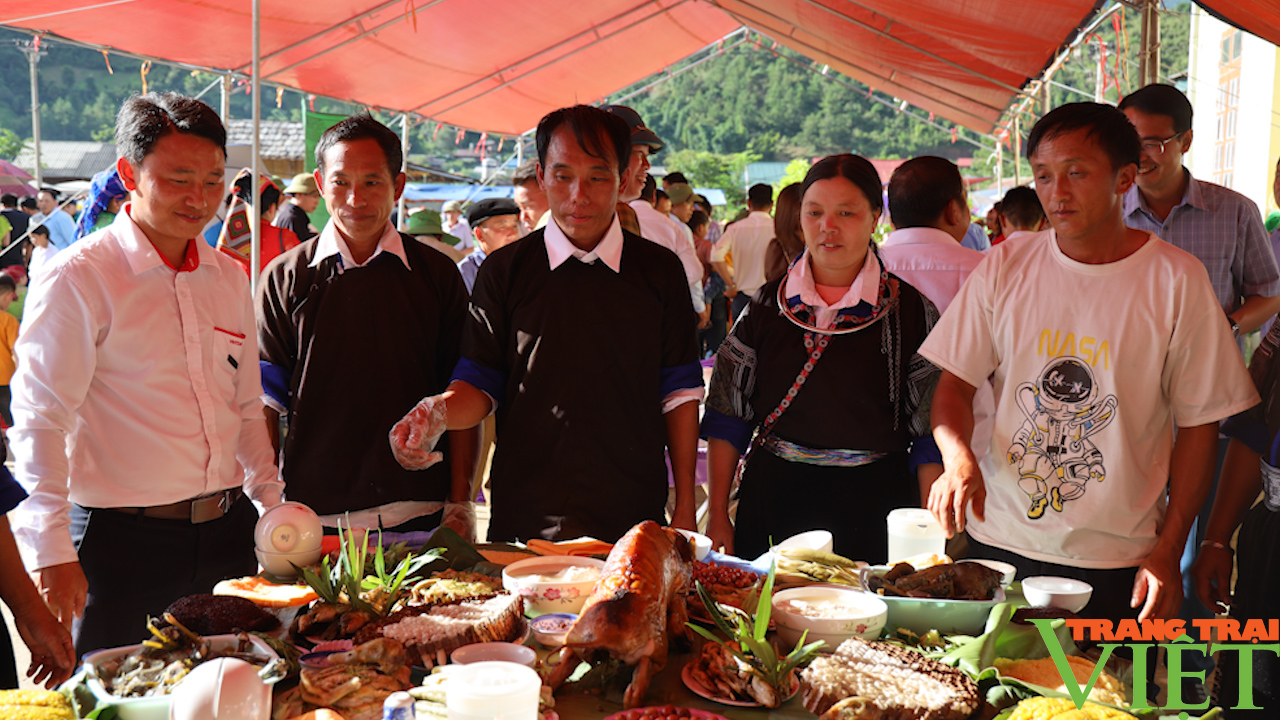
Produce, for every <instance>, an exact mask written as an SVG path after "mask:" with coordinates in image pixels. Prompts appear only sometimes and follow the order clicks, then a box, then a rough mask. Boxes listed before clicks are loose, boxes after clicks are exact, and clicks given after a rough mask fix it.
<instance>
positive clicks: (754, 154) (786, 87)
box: [0, 5, 1189, 200]
mask: <svg viewBox="0 0 1280 720" xmlns="http://www.w3.org/2000/svg"><path fill="white" fill-rule="evenodd" d="M1187 9H1188V7H1187V6H1186V5H1182V6H1180V7H1179V8H1178V9H1176V10H1173V11H1168V12H1165V13H1163V14H1162V19H1161V33H1162V46H1161V75H1162V77H1164V78H1168V77H1172V76H1177V75H1180V74H1183V73H1185V72H1186V69H1187V37H1188V27H1189V15H1188V14H1187ZM1124 12H1125V20H1124V25H1123V26H1122V29H1123V30H1124V32H1122V33H1121V35H1120V40H1121V42H1120V51H1121V52H1120V55H1121V57H1122V58H1123V60H1122V62H1121V63H1120V72H1119V77H1118V78H1117V79H1118V81H1119V86H1120V90H1121V92H1129V91H1131V90H1134V89H1136V85H1135V83H1136V77H1137V72H1138V70H1137V62H1136V57H1137V50H1138V45H1139V42H1140V37H1139V22H1138V15H1137V13H1136V12H1134V11H1132V10H1128V9H1126V10H1125V11H1124ZM1098 35H1099V37H1100V38H1101V39H1102V40H1103V41H1104V42H1106V43H1107V52H1108V57H1109V59H1114V57H1115V55H1116V48H1117V44H1116V33H1115V32H1114V30H1113V29H1112V26H1111V23H1109V22H1107V23H1104V24H1103V27H1102V28H1101V29H1100V30H1099V31H1098ZM29 37H30V36H29V35H28V34H26V33H21V32H17V31H14V30H10V29H8V28H0V77H3V78H4V82H3V83H0V89H2V90H3V92H2V93H0V158H6V159H11V158H12V157H13V156H14V155H15V154H17V152H18V150H19V149H20V147H21V144H22V142H23V141H24V140H26V139H29V138H30V136H31V97H30V90H29V87H30V86H29V81H28V78H29V71H28V64H27V58H26V56H25V55H24V54H23V53H22V52H20V51H19V50H18V49H17V47H15V46H14V41H15V40H21V39H27V38H29ZM749 38H750V39H749V40H748V41H747V42H744V43H742V44H740V45H737V46H736V47H732V48H730V49H727V50H725V51H723V52H722V53H720V56H719V57H715V58H713V59H710V60H707V61H706V62H703V63H701V64H699V65H698V66H697V67H693V68H692V69H689V70H688V71H687V72H683V73H681V72H680V70H681V68H683V67H684V66H686V65H688V64H691V63H694V62H697V61H698V60H699V59H701V58H702V57H704V56H705V55H707V54H711V53H712V52H714V49H711V50H708V51H704V52H703V53H701V54H700V55H698V56H695V57H693V58H690V59H688V60H686V61H684V62H682V63H679V64H676V65H674V66H672V67H670V68H668V69H667V70H666V71H664V72H662V73H659V74H657V75H654V76H652V77H650V78H646V79H645V80H643V81H640V82H638V83H636V84H635V85H633V86H632V87H630V88H625V89H623V90H620V91H619V92H618V93H616V94H615V95H614V98H627V99H626V100H625V104H628V105H630V106H632V107H634V108H635V109H636V110H638V111H639V112H640V113H641V115H642V116H643V117H644V118H645V121H646V123H647V124H648V125H649V127H651V128H653V129H654V130H655V131H656V132H657V133H658V135H659V136H660V137H662V138H663V140H664V141H665V142H666V143H667V148H666V150H664V151H663V153H662V154H660V155H658V156H657V158H655V164H659V165H663V166H665V167H666V168H667V169H668V170H681V171H683V172H685V173H686V174H688V175H690V178H691V180H693V181H694V182H695V183H696V184H699V185H702V186H714V187H725V188H726V190H728V191H730V199H731V200H739V199H740V197H739V196H741V194H742V191H741V188H740V187H738V186H739V185H740V183H739V182H738V181H737V180H736V178H738V177H740V174H741V169H742V167H744V166H745V165H746V164H747V163H749V162H752V161H755V160H760V159H763V160H775V161H789V160H795V159H798V160H801V161H802V162H803V166H807V163H808V161H809V160H810V159H812V158H814V157H820V156H823V155H827V154H831V153H838V152H854V153H859V154H861V155H864V156H866V157H872V158H906V157H912V156H915V155H921V154H938V155H943V156H946V157H951V158H958V157H968V156H975V157H976V158H977V162H976V163H975V168H974V172H975V173H977V174H980V175H981V174H988V172H989V167H988V166H989V164H990V157H989V156H991V155H992V152H991V148H993V147H994V142H993V141H992V140H991V139H990V138H983V137H979V136H978V135H977V134H976V133H973V132H972V131H970V130H968V129H959V130H957V133H958V134H959V135H961V136H964V137H968V138H972V139H976V140H978V141H979V142H980V143H982V144H983V145H984V146H985V147H986V149H985V150H984V149H981V148H978V147H975V146H974V145H973V144H970V143H967V142H964V141H963V140H960V141H956V140H953V137H952V131H951V128H952V123H950V122H948V121H946V120H944V119H942V118H941V117H938V118H937V119H936V120H935V122H936V123H937V124H938V125H940V126H942V127H941V128H939V127H933V126H931V125H929V124H926V123H924V122H920V121H919V120H916V119H913V118H911V117H909V116H908V115H907V114H905V113H902V112H899V111H898V110H897V109H896V108H895V107H890V106H887V105H886V104H884V103H880V102H875V101H873V100H871V99H870V98H868V88H867V86H866V85H864V84H862V83H858V82H855V81H852V80H849V79H848V78H844V77H842V76H840V75H839V74H837V73H835V72H834V71H828V72H827V73H826V74H823V72H822V68H820V67H819V66H817V65H816V64H815V63H813V62H812V61H810V60H808V59H807V58H804V57H802V56H799V55H796V54H795V53H792V52H790V51H788V50H786V49H785V48H781V47H779V48H777V49H776V51H775V50H774V49H773V48H772V44H773V43H772V41H771V40H769V39H768V38H763V37H761V36H758V35H754V34H752V35H750V36H749ZM757 40H758V42H757ZM991 41H992V42H993V43H994V42H1000V38H998V37H993V38H992V39H991ZM45 47H47V48H48V54H47V55H45V56H44V58H43V59H42V60H41V62H40V66H39V67H40V100H41V128H42V130H41V132H42V138H43V139H45V140H99V141H109V140H110V138H111V135H112V131H113V127H114V123H115V114H116V111H117V109H118V108H119V107H120V103H121V102H122V101H123V100H124V98H126V97H128V95H129V94H131V93H135V92H140V91H141V90H142V75H141V67H142V63H141V62H140V61H137V60H134V59H131V58H127V57H123V56H118V55H111V56H108V57H106V58H104V57H103V55H102V53H100V52H98V51H96V50H89V49H85V48H80V47H76V46H73V45H69V44H65V43H59V42H57V41H56V40H49V41H47V42H46V43H45ZM108 63H109V64H110V68H111V70H112V71H114V72H109V71H108ZM1097 65H1098V54H1097V44H1096V43H1089V44H1087V45H1085V46H1083V47H1082V48H1081V49H1080V50H1079V51H1078V52H1077V54H1076V56H1075V57H1073V58H1072V59H1071V60H1070V61H1069V62H1068V63H1067V64H1066V65H1065V66H1064V67H1063V69H1062V70H1061V71H1059V72H1058V74H1057V75H1056V76H1055V78H1054V80H1055V81H1056V82H1058V83H1060V84H1062V85H1066V86H1068V87H1071V88H1076V89H1077V90H1079V91H1081V92H1079V93H1078V92H1073V91H1071V90H1066V89H1063V88H1061V87H1056V86H1055V87H1053V88H1052V97H1051V102H1052V104H1053V105H1055V106H1056V105H1058V104H1061V103H1065V102H1074V101H1078V100H1086V99H1092V94H1093V89H1094V84H1095V80H1096V73H1097ZM1108 65H1111V60H1109V62H1108ZM1109 70H1110V68H1109ZM677 73H678V74H677ZM672 75H674V77H671V76H672ZM664 78H665V79H664ZM146 81H147V85H148V88H149V89H151V90H175V91H180V92H185V93H188V94H198V93H200V92H201V91H206V92H205V94H204V96H203V99H204V100H206V101H207V102H209V103H210V104H211V105H213V106H214V107H217V106H218V104H219V103H220V88H219V87H218V85H217V84H216V83H217V82H218V76H216V75H213V74H210V73H204V72H198V71H191V70H189V69H182V68H177V67H172V66H168V65H163V64H160V63H157V64H155V65H154V66H153V67H152V68H151V69H150V71H149V73H148V74H147V76H146ZM650 85H652V87H650V88H649V89H647V90H642V89H643V88H646V87H647V86H650ZM210 86H212V87H210ZM1081 93H1084V94H1081ZM1086 94H1087V96H1086ZM875 95H876V96H877V97H879V98H880V99H881V100H884V101H887V102H889V103H891V104H892V103H893V102H894V100H893V99H892V98H890V97H888V96H886V95H884V93H882V92H876V93H875ZM1108 98H1109V99H1110V100H1112V101H1115V100H1116V98H1117V92H1116V90H1115V89H1114V88H1113V89H1111V90H1110V91H1109V92H1108ZM277 102H278V104H277ZM306 102H307V100H306V98H305V96H304V95H303V94H301V93H298V92H295V91H292V90H285V91H282V92H280V93H277V92H276V90H275V89H274V88H264V90H263V107H262V117H263V118H264V119H274V120H299V119H300V118H301V112H302V108H303V105H304V103H306ZM250 103H251V98H250V96H249V95H248V94H247V93H245V92H244V87H243V86H240V87H238V88H237V91H236V92H235V93H234V94H233V97H232V105H231V113H232V116H233V117H241V118H245V117H249V116H250V115H251V105H250ZM314 109H315V110H316V111H319V112H334V113H348V112H353V111H355V110H358V109H359V108H358V107H356V106H352V105H350V104H348V103H345V102H339V101H334V100H328V99H325V98H317V99H316V100H315V102H314ZM907 109H908V110H910V111H911V112H915V113H916V114H918V115H922V116H924V115H927V114H928V113H927V112H926V111H921V110H919V109H918V108H907ZM382 119H383V120H385V121H388V122H390V121H391V120H392V116H390V115H387V116H386V117H383V118H382ZM1030 119H1031V120H1034V117H1031V118H1030ZM435 126H436V124H435V123H434V122H429V121H422V122H419V123H418V124H416V125H415V126H414V133H415V137H414V138H413V142H412V146H411V150H410V154H411V156H412V157H413V158H414V159H415V160H425V161H428V162H432V163H435V164H439V165H443V166H445V167H446V169H451V170H459V171H464V172H465V171H468V170H469V169H470V168H471V166H473V165H474V160H471V159H453V158H452V157H451V156H452V154H453V151H454V150H455V149H457V148H458V147H459V146H462V147H470V146H471V145H473V144H474V143H475V142H476V141H477V139H478V135H477V134H475V133H468V134H467V135H466V137H465V138H464V139H463V140H462V141H461V142H460V143H456V142H455V140H456V138H457V133H456V131H454V130H451V129H449V128H446V129H445V131H443V132H439V133H436V132H435V130H436V127H435ZM393 127H395V128H396V129H397V130H398V129H399V124H398V122H397V123H396V124H395V125H393ZM1022 127H1023V131H1024V132H1026V131H1027V130H1029V129H1030V127H1031V122H1026V121H1025V119H1024V124H1023V126H1022ZM433 134H435V135H436V138H435V139H434V140H433V138H432V135H433ZM490 142H491V143H492V147H491V150H493V151H496V146H497V142H498V140H497V139H496V138H491V139H490ZM512 147H513V145H512V144H511V143H510V142H509V139H508V142H507V144H506V149H505V150H504V151H503V155H506V154H507V153H509V152H510V151H511V148H512ZM1008 173H1009V174H1012V173H1011V170H1010V171H1008Z"/></svg>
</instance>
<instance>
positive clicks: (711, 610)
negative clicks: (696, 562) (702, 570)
mask: <svg viewBox="0 0 1280 720" xmlns="http://www.w3.org/2000/svg"><path fill="white" fill-rule="evenodd" d="M698 598H699V599H700V600H702V606H703V607H705V608H706V609H707V614H708V615H710V616H711V622H712V623H714V624H715V626H716V629H717V630H719V631H720V632H722V633H724V634H725V635H726V636H728V637H731V638H732V637H737V636H738V635H739V633H738V632H737V631H735V630H734V629H733V628H731V627H729V621H728V620H726V619H725V617H724V613H723V612H722V611H721V610H720V603H718V602H716V599H715V598H713V597H711V592H710V591H709V590H707V588H706V586H704V585H703V584H702V582H701V581H699V582H698ZM716 642H719V643H720V644H722V645H723V644H724V642H723V641H720V640H717V641H716Z"/></svg>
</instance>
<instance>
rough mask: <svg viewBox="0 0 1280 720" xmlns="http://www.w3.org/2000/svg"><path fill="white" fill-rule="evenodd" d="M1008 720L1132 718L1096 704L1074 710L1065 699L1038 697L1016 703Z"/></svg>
mask: <svg viewBox="0 0 1280 720" xmlns="http://www.w3.org/2000/svg"><path fill="white" fill-rule="evenodd" d="M1009 720H1133V716H1132V715H1130V714H1129V713H1127V712H1124V711H1122V710H1116V709H1115V708H1109V707H1106V706H1104V705H1098V704H1097V703H1091V702H1086V703H1085V704H1084V707H1082V708H1080V709H1076V705H1075V703H1074V702H1072V701H1070V700H1067V699H1066V698H1047V697H1038V698H1029V699H1027V700H1023V701H1022V702H1020V703H1018V706H1017V707H1015V708H1014V709H1013V714H1012V715H1010V716H1009Z"/></svg>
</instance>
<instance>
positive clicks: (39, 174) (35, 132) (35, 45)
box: [18, 37, 48, 190]
mask: <svg viewBox="0 0 1280 720" xmlns="http://www.w3.org/2000/svg"><path fill="white" fill-rule="evenodd" d="M18 47H19V48H20V49H21V50H22V52H24V53H26V55H27V62H28V63H29V64H30V65H31V142H32V148H31V149H32V150H33V151H34V153H35V163H36V166H35V172H33V173H32V176H33V177H34V178H35V181H36V189H37V190H39V189H40V188H41V187H43V186H44V172H43V171H42V170H41V168H40V83H39V81H38V79H39V76H40V73H39V71H38V70H37V68H38V66H39V65H40V56H41V55H43V54H45V53H46V52H48V51H47V50H43V49H41V48H40V38H39V37H36V38H34V39H32V40H28V41H27V42H25V43H19V45H18Z"/></svg>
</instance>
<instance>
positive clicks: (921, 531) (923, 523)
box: [887, 508, 947, 564]
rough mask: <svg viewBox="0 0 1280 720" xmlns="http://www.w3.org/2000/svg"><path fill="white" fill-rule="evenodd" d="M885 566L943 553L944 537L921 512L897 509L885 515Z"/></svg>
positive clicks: (945, 538) (925, 513) (912, 509)
mask: <svg viewBox="0 0 1280 720" xmlns="http://www.w3.org/2000/svg"><path fill="white" fill-rule="evenodd" d="M887 523H888V526H889V563H890V564H893V563H895V562H898V561H899V560H903V559H905V558H909V557H911V556H912V555H922V554H925V555H927V554H935V555H944V554H946V552H947V533H946V532H945V531H944V530H943V529H942V526H941V525H939V524H938V521H937V520H935V519H934V517H933V513H931V512H929V511H928V510H925V509H923V508H898V509H897V510H893V511H891V512H890V513H889V518H888V521H887Z"/></svg>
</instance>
